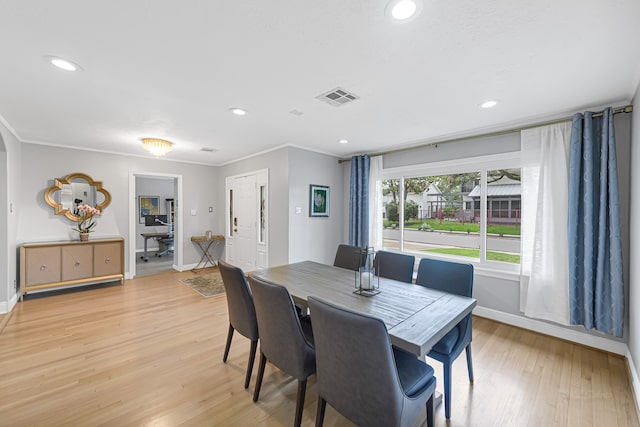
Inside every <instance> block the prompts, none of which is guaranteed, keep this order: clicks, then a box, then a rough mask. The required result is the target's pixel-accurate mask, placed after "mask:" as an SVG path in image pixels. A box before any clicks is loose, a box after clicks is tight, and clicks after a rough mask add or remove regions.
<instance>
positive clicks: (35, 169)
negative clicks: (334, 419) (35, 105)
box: [17, 143, 221, 272]
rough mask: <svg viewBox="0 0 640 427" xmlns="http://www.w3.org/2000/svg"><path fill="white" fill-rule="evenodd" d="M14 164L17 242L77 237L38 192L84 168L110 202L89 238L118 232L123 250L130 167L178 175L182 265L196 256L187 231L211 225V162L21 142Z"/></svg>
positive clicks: (213, 186) (126, 235)
mask: <svg viewBox="0 0 640 427" xmlns="http://www.w3.org/2000/svg"><path fill="white" fill-rule="evenodd" d="M20 169H21V170H20V175H19V178H18V179H17V180H18V182H21V183H22V187H21V191H20V196H19V204H20V206H21V211H20V220H19V222H18V227H17V229H18V236H17V239H18V243H23V242H43V241H56V240H69V239H77V238H78V236H77V233H76V232H73V231H72V228H73V226H74V223H72V222H71V221H69V220H68V219H67V218H65V217H64V216H61V215H54V214H53V209H52V208H51V207H50V206H49V205H47V204H46V203H45V201H44V197H43V193H44V190H45V189H46V188H47V187H49V186H50V185H51V184H52V183H53V179H54V178H56V177H63V176H66V175H68V174H70V173H73V172H84V173H86V174H88V175H89V176H91V177H92V178H93V179H94V180H97V181H102V183H103V186H104V188H106V189H107V190H108V191H109V193H111V198H112V199H111V204H110V205H109V206H108V207H107V208H106V209H105V211H104V213H103V215H102V216H101V217H99V218H98V220H97V221H98V225H97V226H96V229H95V232H94V233H92V238H100V237H113V236H121V237H124V238H125V251H126V253H127V254H128V253H129V250H130V245H131V242H129V241H128V240H129V205H130V203H133V204H134V206H136V207H137V200H136V199H135V198H132V200H129V173H130V172H132V171H133V172H141V173H149V174H153V173H157V174H163V173H165V174H172V175H181V176H182V177H183V189H184V193H183V197H184V200H183V208H184V212H185V218H184V228H185V229H184V230H183V231H184V246H183V247H182V248H179V249H178V250H182V252H183V256H184V258H183V259H184V264H185V265H189V264H195V263H197V261H198V260H199V259H200V253H199V252H198V248H197V247H196V246H195V245H194V243H193V242H191V240H190V237H191V236H194V235H202V233H203V232H204V230H207V229H210V230H212V231H214V232H216V231H217V222H216V221H215V220H214V218H215V217H214V215H213V214H210V213H208V211H207V209H208V206H212V205H213V204H214V202H215V201H216V199H217V188H218V186H217V183H216V168H215V167H212V166H202V165H194V164H188V163H180V162H172V161H170V160H165V159H150V158H143V157H130V156H122V155H116V154H107V153H98V152H92V151H82V150H74V149H67V148H58V147H50V146H45V145H36V144H26V143H25V144H22V162H21V164H20ZM191 209H194V210H196V215H193V216H192V215H190V214H189V212H190V210H191ZM220 231H221V230H220ZM125 269H126V271H127V272H128V271H129V258H128V256H125Z"/></svg>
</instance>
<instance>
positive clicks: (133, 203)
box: [125, 171, 184, 279]
mask: <svg viewBox="0 0 640 427" xmlns="http://www.w3.org/2000/svg"><path fill="white" fill-rule="evenodd" d="M136 178H174V179H175V180H176V181H175V183H176V195H175V200H176V206H175V213H176V227H175V228H174V238H173V239H174V254H173V268H175V269H176V270H178V271H182V270H183V269H184V268H183V266H184V259H183V258H184V250H183V248H184V232H183V230H184V223H183V217H184V215H183V210H182V197H183V192H182V175H175V174H170V173H158V172H142V171H129V252H128V255H129V271H128V272H125V278H126V279H132V278H133V277H135V275H136V256H137V254H136V237H137V236H136V224H137V222H138V212H137V209H136V208H137V205H138V200H137V199H136Z"/></svg>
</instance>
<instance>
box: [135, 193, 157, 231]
mask: <svg viewBox="0 0 640 427" xmlns="http://www.w3.org/2000/svg"><path fill="white" fill-rule="evenodd" d="M138 209H139V212H140V214H139V215H138V221H139V222H140V224H144V217H145V215H160V197H158V196H138Z"/></svg>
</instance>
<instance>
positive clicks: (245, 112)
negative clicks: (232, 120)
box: [229, 107, 247, 116]
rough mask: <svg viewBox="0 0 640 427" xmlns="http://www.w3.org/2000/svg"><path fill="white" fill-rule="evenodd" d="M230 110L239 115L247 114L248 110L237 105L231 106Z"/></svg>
mask: <svg viewBox="0 0 640 427" xmlns="http://www.w3.org/2000/svg"><path fill="white" fill-rule="evenodd" d="M229 111H231V112H232V113H233V114H236V115H238V116H244V115H245V114H247V110H244V109H242V108H237V107H233V108H229Z"/></svg>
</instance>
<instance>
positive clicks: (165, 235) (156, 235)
mask: <svg viewBox="0 0 640 427" xmlns="http://www.w3.org/2000/svg"><path fill="white" fill-rule="evenodd" d="M140 235H141V236H142V237H146V238H148V239H150V238H152V237H169V233H140Z"/></svg>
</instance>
